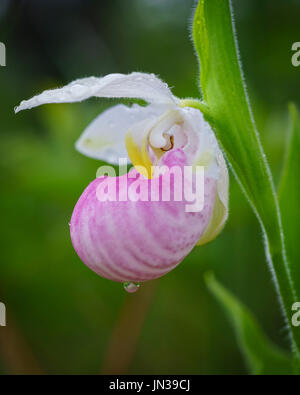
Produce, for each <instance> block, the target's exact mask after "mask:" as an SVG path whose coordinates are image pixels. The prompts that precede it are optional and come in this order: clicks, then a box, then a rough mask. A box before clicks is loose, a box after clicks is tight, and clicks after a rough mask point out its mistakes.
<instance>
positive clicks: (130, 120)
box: [75, 104, 165, 164]
mask: <svg viewBox="0 0 300 395" xmlns="http://www.w3.org/2000/svg"><path fill="white" fill-rule="evenodd" d="M164 108H165V106H155V105H148V106H146V107H142V106H139V105H137V104H134V105H133V106H132V107H127V106H125V105H123V104H119V105H117V106H114V107H112V108H109V109H108V110H106V111H104V112H103V113H101V114H100V115H99V116H98V117H97V118H95V119H94V120H93V121H92V122H91V123H90V125H89V126H88V127H87V128H86V129H85V131H84V132H83V133H82V135H81V136H80V138H79V139H78V140H77V142H76V144H75V146H76V149H77V150H78V151H79V152H81V153H82V154H84V155H86V156H89V157H91V158H94V159H100V160H103V161H105V162H108V163H111V164H118V160H119V158H127V159H128V154H127V150H126V147H125V135H126V132H127V131H128V129H130V128H131V127H132V126H133V125H135V124H138V123H140V122H141V121H144V120H147V119H150V120H151V119H156V118H157V117H158V116H159V115H160V114H161V112H162V111H164ZM140 132H141V134H142V130H141V131H140ZM128 163H130V161H129V160H128Z"/></svg>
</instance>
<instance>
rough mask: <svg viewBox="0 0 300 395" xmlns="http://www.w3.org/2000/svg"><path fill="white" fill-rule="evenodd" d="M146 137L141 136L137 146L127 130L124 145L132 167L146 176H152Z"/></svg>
mask: <svg viewBox="0 0 300 395" xmlns="http://www.w3.org/2000/svg"><path fill="white" fill-rule="evenodd" d="M146 142H147V137H146V136H145V137H144V138H143V142H142V146H141V147H139V146H138V144H137V143H136V141H135V140H134V138H133V137H132V135H131V134H130V133H129V132H128V133H127V134H126V137H125V145H126V149H127V152H128V156H129V158H130V160H131V162H132V164H133V166H134V167H136V168H137V170H138V171H139V172H140V173H141V174H142V175H143V176H144V177H146V178H151V177H152V162H151V159H150V157H149V153H148V151H147V147H146Z"/></svg>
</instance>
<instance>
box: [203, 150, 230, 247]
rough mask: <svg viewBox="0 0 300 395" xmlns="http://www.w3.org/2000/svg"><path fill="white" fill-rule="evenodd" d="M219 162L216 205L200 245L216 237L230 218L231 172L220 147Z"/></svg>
mask: <svg viewBox="0 0 300 395" xmlns="http://www.w3.org/2000/svg"><path fill="white" fill-rule="evenodd" d="M217 163H218V166H219V178H218V180H217V194H216V200H215V205H214V209H213V213H212V217H211V220H210V223H209V224H208V226H207V228H206V230H205V232H204V233H203V234H202V236H201V238H200V240H199V241H198V243H197V245H198V246H200V245H202V244H206V243H208V242H210V241H212V240H213V239H215V238H216V237H217V236H218V234H219V233H220V232H221V230H222V229H223V227H224V225H225V222H226V220H227V218H228V195H229V174H228V169H227V166H226V162H225V159H224V157H223V154H222V152H221V150H220V149H218V154H217Z"/></svg>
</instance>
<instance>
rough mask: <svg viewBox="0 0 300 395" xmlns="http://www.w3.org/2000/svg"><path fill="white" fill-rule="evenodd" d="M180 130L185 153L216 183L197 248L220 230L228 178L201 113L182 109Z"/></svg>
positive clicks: (225, 215)
mask: <svg viewBox="0 0 300 395" xmlns="http://www.w3.org/2000/svg"><path fill="white" fill-rule="evenodd" d="M183 112H184V120H185V122H184V129H186V131H187V136H188V143H187V144H186V146H185V147H184V150H185V152H186V153H188V154H190V155H194V157H195V162H194V164H195V165H202V166H205V174H206V176H208V177H212V178H215V179H216V180H217V193H216V198H215V204H214V209H213V213H212V216H211V220H210V223H209V224H208V226H207V228H206V230H205V232H204V233H203V234H202V236H201V238H200V240H199V242H198V243H197V245H202V244H205V243H208V242H209V241H211V240H213V239H214V238H215V237H216V236H217V235H218V234H219V233H220V232H221V230H222V229H223V227H224V225H225V222H226V220H227V217H228V194H229V191H228V190H229V175H228V170H227V166H226V162H225V159H224V157H223V154H222V152H221V150H220V148H219V145H218V142H217V140H216V137H215V134H214V132H213V130H212V129H211V127H210V125H209V123H208V122H206V121H205V119H204V117H203V114H202V113H201V112H200V111H198V110H196V109H193V108H189V107H185V108H183Z"/></svg>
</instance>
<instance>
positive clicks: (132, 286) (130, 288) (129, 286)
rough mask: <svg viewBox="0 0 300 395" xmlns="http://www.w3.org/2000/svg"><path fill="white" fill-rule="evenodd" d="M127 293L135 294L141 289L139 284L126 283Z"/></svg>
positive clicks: (124, 284)
mask: <svg viewBox="0 0 300 395" xmlns="http://www.w3.org/2000/svg"><path fill="white" fill-rule="evenodd" d="M123 286H124V289H125V291H127V292H129V293H134V292H136V291H137V290H138V289H139V288H140V284H138V283H133V282H132V281H127V282H126V283H123Z"/></svg>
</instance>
